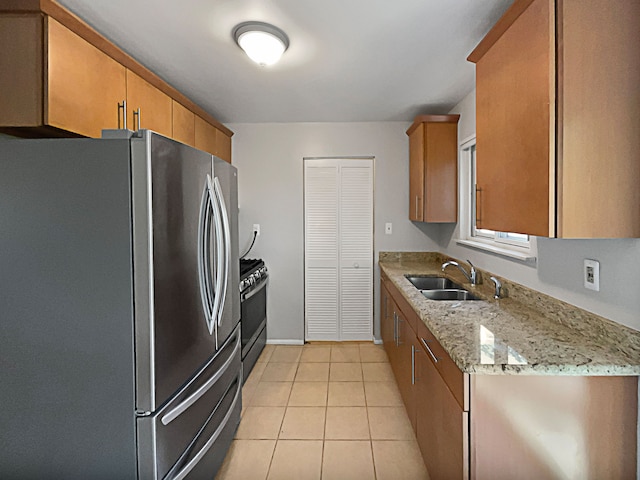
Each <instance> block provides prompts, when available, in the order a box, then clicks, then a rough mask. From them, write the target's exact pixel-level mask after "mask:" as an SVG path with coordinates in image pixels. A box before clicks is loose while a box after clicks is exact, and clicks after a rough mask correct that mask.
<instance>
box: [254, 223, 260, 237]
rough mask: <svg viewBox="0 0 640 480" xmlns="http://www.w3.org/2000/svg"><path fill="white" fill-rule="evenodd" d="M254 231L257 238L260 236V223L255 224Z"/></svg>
mask: <svg viewBox="0 0 640 480" xmlns="http://www.w3.org/2000/svg"><path fill="white" fill-rule="evenodd" d="M253 231H254V233H255V234H256V237H259V236H260V224H259V223H254V224H253Z"/></svg>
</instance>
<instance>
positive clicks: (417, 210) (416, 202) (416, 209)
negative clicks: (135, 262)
mask: <svg viewBox="0 0 640 480" xmlns="http://www.w3.org/2000/svg"><path fill="white" fill-rule="evenodd" d="M417 219H418V196H417V195H416V220H417Z"/></svg>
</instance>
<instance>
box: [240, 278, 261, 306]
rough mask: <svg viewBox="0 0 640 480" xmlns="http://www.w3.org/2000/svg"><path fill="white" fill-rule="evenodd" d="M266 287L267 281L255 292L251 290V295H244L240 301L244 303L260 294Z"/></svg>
mask: <svg viewBox="0 0 640 480" xmlns="http://www.w3.org/2000/svg"><path fill="white" fill-rule="evenodd" d="M266 286H267V280H266V279H265V281H264V282H262V283H261V284H260V286H259V287H258V288H256V289H255V290H251V291H250V292H249V293H243V294H242V298H241V299H240V300H241V301H243V302H244V301H245V300H249V299H250V298H251V297H253V296H254V295H255V294H256V293H258V292H259V291H260V290H262V289H263V288H264V287H266Z"/></svg>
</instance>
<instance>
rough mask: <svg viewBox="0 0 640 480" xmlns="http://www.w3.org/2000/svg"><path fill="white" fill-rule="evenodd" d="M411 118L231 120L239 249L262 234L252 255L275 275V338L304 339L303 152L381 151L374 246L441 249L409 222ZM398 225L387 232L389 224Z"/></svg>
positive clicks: (271, 304)
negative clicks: (383, 120)
mask: <svg viewBox="0 0 640 480" xmlns="http://www.w3.org/2000/svg"><path fill="white" fill-rule="evenodd" d="M409 125H410V124H409V123H406V122H388V123H290V124H278V123H271V124H231V125H229V128H231V129H232V130H233V131H234V132H235V135H234V136H233V164H234V165H235V166H236V167H238V184H239V204H240V250H241V253H244V251H245V250H246V248H247V247H248V245H249V240H250V238H251V232H252V225H253V224H254V223H259V224H260V225H261V230H262V231H261V235H260V236H259V237H258V239H257V240H256V244H255V246H254V248H253V250H252V251H251V253H250V254H249V255H248V257H249V258H263V259H264V260H265V262H266V264H267V267H268V269H269V273H270V280H269V281H270V283H269V286H268V289H269V294H268V332H269V340H271V341H290V342H302V341H303V339H304V323H303V322H304V285H303V281H304V270H303V265H304V264H303V261H304V237H303V168H302V167H303V164H302V162H303V158H304V157H349V156H373V157H375V161H374V169H375V186H374V189H375V195H374V223H375V227H374V228H375V232H374V247H375V258H374V262H375V263H376V264H377V255H378V252H380V251H386V250H404V251H423V250H434V249H437V248H438V245H437V243H436V240H437V238H438V235H439V230H438V227H436V226H430V227H425V226H423V225H417V224H413V223H411V222H410V221H409V220H408V214H407V208H408V206H407V205H408V201H409V200H408V195H409V194H408V186H409V171H408V169H409V161H408V158H409V142H408V138H407V136H406V134H405V131H406V129H407V128H408V127H409ZM386 222H392V223H393V234H392V235H385V233H384V224H385V223H386ZM375 271H376V275H375V282H374V285H375V296H374V301H375V311H376V317H375V320H374V328H375V335H376V337H377V338H379V316H378V308H379V305H378V304H379V293H378V283H379V271H378V268H377V267H376V269H375Z"/></svg>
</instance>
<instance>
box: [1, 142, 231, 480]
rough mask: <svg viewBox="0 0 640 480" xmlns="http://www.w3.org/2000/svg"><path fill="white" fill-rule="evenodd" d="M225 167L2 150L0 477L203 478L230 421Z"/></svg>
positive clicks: (126, 154) (72, 148)
mask: <svg viewBox="0 0 640 480" xmlns="http://www.w3.org/2000/svg"><path fill="white" fill-rule="evenodd" d="M236 175H237V173H236V169H235V168H234V167H233V166H231V165H229V164H228V163H226V162H224V161H222V160H219V159H217V158H216V157H213V156H212V155H209V154H207V153H204V152H201V151H199V150H196V149H193V148H191V147H188V146H185V145H182V144H180V143H178V142H175V141H173V140H170V139H168V138H165V137H162V136H160V135H157V134H155V133H153V132H150V131H144V130H143V131H140V132H137V133H135V134H134V133H132V132H128V131H105V132H104V133H103V138H102V139H46V140H44V139H41V140H13V139H10V140H5V141H1V142H0V316H1V319H0V362H1V365H0V385H1V386H2V393H1V394H0V452H2V453H0V477H1V478H9V479H10V478H82V479H87V478H92V479H93V478H105V479H107V478H108V479H115V478H117V479H125V478H140V479H155V478H172V479H180V478H185V477H186V478H209V479H211V478H213V477H214V475H215V472H216V470H217V469H218V468H219V466H220V464H221V462H222V460H223V458H224V456H225V453H226V451H227V449H228V447H229V445H230V443H231V440H232V438H233V435H234V433H235V430H236V428H237V425H238V423H239V420H240V410H241V394H240V393H241V385H242V375H241V361H240V350H241V338H240V332H239V319H240V302H239V292H238V282H239V278H238V277H239V272H238V242H237V229H238V227H237V210H238V206H237V178H236Z"/></svg>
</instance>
